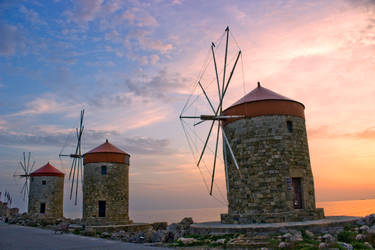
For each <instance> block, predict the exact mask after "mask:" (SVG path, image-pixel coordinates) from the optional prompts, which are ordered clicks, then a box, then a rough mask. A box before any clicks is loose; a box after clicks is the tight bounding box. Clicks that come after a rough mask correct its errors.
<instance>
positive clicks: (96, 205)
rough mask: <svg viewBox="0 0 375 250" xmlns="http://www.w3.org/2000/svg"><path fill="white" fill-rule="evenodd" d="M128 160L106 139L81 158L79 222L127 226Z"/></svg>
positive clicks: (126, 155)
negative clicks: (81, 198)
mask: <svg viewBox="0 0 375 250" xmlns="http://www.w3.org/2000/svg"><path fill="white" fill-rule="evenodd" d="M129 158H130V155H129V154H128V153H126V152H124V151H122V150H121V149H119V148H117V147H116V146H114V145H113V144H111V143H109V142H108V140H106V141H105V143H103V144H102V145H100V146H98V147H96V148H94V149H93V150H91V151H89V152H87V153H85V154H84V155H83V165H84V175H83V183H84V185H83V219H84V220H85V222H86V223H87V224H88V225H109V224H111V225H116V224H117V225H119V224H129V223H131V220H129Z"/></svg>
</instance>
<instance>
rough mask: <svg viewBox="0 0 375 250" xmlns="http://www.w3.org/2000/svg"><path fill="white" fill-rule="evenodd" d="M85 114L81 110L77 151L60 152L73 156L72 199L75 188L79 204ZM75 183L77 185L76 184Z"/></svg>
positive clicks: (70, 175)
mask: <svg viewBox="0 0 375 250" xmlns="http://www.w3.org/2000/svg"><path fill="white" fill-rule="evenodd" d="M84 114H85V110H84V109H83V110H81V116H80V123H79V128H76V136H77V145H76V149H75V152H74V153H73V154H62V152H60V154H59V157H70V158H72V165H71V167H70V171H69V180H70V181H71V186H70V199H72V197H73V190H74V189H75V201H74V204H75V205H77V195H78V186H79V179H81V180H82V171H83V170H82V165H83V163H82V159H83V156H82V153H81V138H82V134H83V129H84V126H83V116H84ZM74 185H75V186H74Z"/></svg>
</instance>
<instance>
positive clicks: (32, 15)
mask: <svg viewBox="0 0 375 250" xmlns="http://www.w3.org/2000/svg"><path fill="white" fill-rule="evenodd" d="M19 10H20V12H21V13H23V14H24V15H25V17H26V20H27V21H28V22H30V23H32V24H46V22H44V21H42V20H41V19H40V17H39V14H38V13H37V12H35V11H33V10H31V9H27V8H26V7H25V6H23V5H22V6H21V7H20V8H19Z"/></svg>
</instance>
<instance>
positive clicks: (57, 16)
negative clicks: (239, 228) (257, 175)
mask: <svg viewBox="0 0 375 250" xmlns="http://www.w3.org/2000/svg"><path fill="white" fill-rule="evenodd" d="M227 26H229V27H230V31H231V36H230V47H229V54H230V56H229V59H230V63H232V64H231V65H233V58H235V55H236V53H237V52H238V50H239V49H240V50H241V52H242V55H241V59H240V63H239V64H238V66H237V68H236V71H235V74H234V75H235V76H234V78H233V80H232V81H231V85H230V88H229V91H228V93H227V95H226V97H225V101H224V107H228V106H229V105H230V104H232V103H234V102H235V101H236V100H237V99H239V98H240V97H242V96H243V95H244V94H246V93H247V92H248V91H250V90H252V89H253V88H255V87H256V82H257V81H260V82H261V83H262V86H264V87H266V88H269V89H271V90H273V91H276V92H278V93H280V94H282V95H284V96H287V97H289V98H292V99H294V100H297V101H300V102H302V103H304V105H305V107H306V110H305V113H306V126H307V133H308V139H309V149H310V157H311V166H312V171H313V174H314V178H315V192H316V198H317V200H318V201H330V200H352V199H374V198H375V181H374V179H375V178H374V177H375V171H374V163H375V120H374V114H375V99H374V96H375V88H374V82H373V81H374V79H375V70H374V69H375V53H374V52H375V1H372V0H356V1H354V0H330V1H325V0H321V1H319V0H314V1H306V0H305V1H298V0H290V1H281V0H280V1H274V0H272V1H271V0H269V1H268V0H262V1H260V0H253V1H224V0H222V1H221V0H218V1H215V2H213V1H196V0H189V1H187V0H154V1H140V0H130V1H119V0H76V1H59V0H54V1H37V0H35V1H22V0H18V1H7V0H3V1H0V191H5V190H7V191H9V192H10V193H11V195H12V196H13V198H14V205H15V206H18V207H20V208H21V210H23V211H24V210H25V208H26V205H25V204H26V202H25V201H23V200H22V197H21V195H20V193H19V191H20V189H21V186H22V180H20V179H18V178H15V177H13V175H14V173H20V170H21V168H20V166H19V163H18V162H19V160H21V157H22V152H31V154H32V159H33V160H35V161H36V168H38V167H41V166H42V165H44V164H46V163H47V162H50V163H52V164H53V165H54V166H56V167H57V168H58V169H60V170H61V171H63V172H65V173H68V171H69V167H70V164H71V162H70V160H69V159H62V160H60V159H59V157H58V155H59V153H60V152H63V153H71V152H72V150H73V147H74V145H75V143H76V139H75V135H74V133H75V132H74V131H75V128H76V127H77V126H78V125H79V115H80V110H81V109H85V117H84V126H85V131H84V135H83V145H82V147H83V148H82V149H83V151H84V152H87V151H89V150H90V149H92V148H94V147H96V146H98V145H100V144H102V143H103V142H104V141H105V139H107V138H108V139H109V141H110V142H111V143H113V144H114V145H116V146H118V147H119V148H121V149H123V150H124V151H126V152H128V153H129V154H130V155H131V163H130V208H131V211H135V210H149V209H154V210H157V209H183V208H214V207H225V206H226V205H225V203H226V201H225V179H224V172H223V167H222V164H219V165H218V171H217V174H216V179H215V183H216V186H215V189H214V197H211V196H209V194H208V191H207V187H206V184H207V180H209V173H210V168H212V166H211V165H212V164H211V163H210V162H209V160H207V165H208V168H207V169H204V167H202V168H201V169H198V168H197V167H196V166H195V163H194V157H193V156H192V154H191V152H190V150H189V146H188V143H187V141H186V138H185V135H184V130H183V128H182V126H181V124H180V120H179V115H180V112H181V110H182V108H183V107H184V103H185V102H186V100H187V99H188V97H189V95H190V94H191V93H192V89H193V88H194V85H196V82H197V79H202V84H203V85H204V86H205V87H207V91H208V94H209V95H210V96H212V99H213V100H214V99H215V97H214V96H215V93H214V90H213V88H212V86H213V85H210V82H211V80H212V77H213V75H212V74H211V75H210V73H207V74H202V71H201V70H202V69H204V65H206V63H208V64H209V65H210V66H211V67H209V68H210V69H211V70H212V62H210V60H211V61H212V58H210V57H209V56H207V55H210V54H209V52H210V45H211V42H212V41H214V42H217V43H216V45H219V44H220V46H217V53H218V55H217V57H218V64H219V66H220V68H222V65H223V60H222V55H223V54H222V53H223V52H222V51H223V42H222V43H220V41H222V35H223V32H224V30H225V28H226V27H227ZM220 38H221V40H220ZM202 76H203V78H202ZM210 86H211V88H210ZM195 93H196V92H195ZM199 98H200V100H202V94H201V93H200V96H199ZM215 100H217V99H215ZM204 106H205V107H204ZM196 107H197V109H198V110H199V112H202V111H203V109H204V108H207V103H203V102H200V103H199V102H198V105H197V106H196ZM200 108H202V109H200ZM196 112H197V110H196ZM205 129H206V131H205ZM206 134H207V127H205V126H202V127H201V130H199V131H198V135H199V136H200V138H203V139H205V137H206ZM221 153H222V151H219V154H221ZM212 156H213V152H212V148H211V150H208V152H207V156H205V157H207V158H210V157H211V159H212ZM68 192H69V180H68V178H66V179H65V200H64V212H65V215H68V216H77V214H78V215H79V214H80V211H81V205H80V203H79V205H78V206H74V202H73V201H70V200H69V197H68ZM78 200H79V201H82V199H81V195H80V196H79V199H78Z"/></svg>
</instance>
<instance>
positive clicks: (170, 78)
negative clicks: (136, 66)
mask: <svg viewBox="0 0 375 250" xmlns="http://www.w3.org/2000/svg"><path fill="white" fill-rule="evenodd" d="M187 84H188V82H187V79H186V78H183V77H182V76H181V75H180V74H179V73H175V74H169V73H167V71H166V70H160V71H159V72H158V73H157V74H156V75H154V76H152V77H150V78H148V79H147V78H146V76H143V77H142V78H141V79H137V80H134V78H133V79H130V78H127V79H126V80H125V82H124V86H125V87H126V88H127V89H128V90H129V91H130V92H132V93H133V94H134V95H136V96H143V97H152V98H157V99H163V100H169V99H170V98H171V94H172V93H176V92H178V90H180V89H184V88H185V87H186V86H187Z"/></svg>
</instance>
